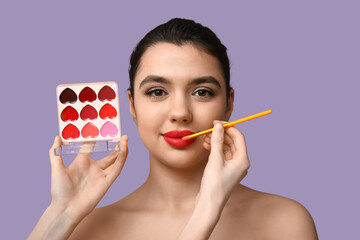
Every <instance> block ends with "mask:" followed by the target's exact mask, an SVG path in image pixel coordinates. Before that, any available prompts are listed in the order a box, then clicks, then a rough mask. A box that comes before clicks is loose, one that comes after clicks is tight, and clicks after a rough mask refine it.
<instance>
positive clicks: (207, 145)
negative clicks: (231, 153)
mask: <svg viewBox="0 0 360 240" xmlns="http://www.w3.org/2000/svg"><path fill="white" fill-rule="evenodd" d="M203 147H204V148H205V149H206V150H208V151H210V150H211V145H210V144H209V143H207V142H204V143H203Z"/></svg>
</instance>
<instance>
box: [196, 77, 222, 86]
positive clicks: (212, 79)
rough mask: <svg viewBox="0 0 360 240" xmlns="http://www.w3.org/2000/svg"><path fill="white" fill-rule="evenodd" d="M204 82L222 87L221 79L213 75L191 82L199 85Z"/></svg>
mask: <svg viewBox="0 0 360 240" xmlns="http://www.w3.org/2000/svg"><path fill="white" fill-rule="evenodd" d="M202 83H211V84H214V85H216V86H217V87H219V88H221V85H220V83H219V81H218V80H217V79H216V78H214V77H212V76H207V77H200V78H196V79H194V80H192V81H191V82H190V84H191V85H197V84H202Z"/></svg>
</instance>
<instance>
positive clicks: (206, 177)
mask: <svg viewBox="0 0 360 240" xmlns="http://www.w3.org/2000/svg"><path fill="white" fill-rule="evenodd" d="M129 75H130V89H129V91H128V99H129V108H130V113H131V115H132V117H133V120H134V122H135V123H136V125H137V127H138V129H139V134H140V137H141V139H142V141H143V143H144V144H145V146H146V147H147V149H148V150H149V160H150V172H149V176H148V178H147V180H146V181H145V183H144V184H143V185H142V186H141V187H139V188H138V189H137V190H136V191H134V192H133V193H131V194H130V195H128V196H127V197H125V198H124V199H121V200H120V201H118V202H115V203H114V204H111V205H109V206H106V207H102V208H97V209H95V207H96V205H97V204H98V202H99V201H100V200H101V198H102V197H103V196H104V194H105V193H106V191H107V190H108V189H109V187H110V186H111V184H112V183H113V182H114V180H115V179H116V178H117V176H118V175H119V174H120V172H121V169H122V167H123V165H124V163H125V160H126V157H127V139H128V137H127V136H126V135H124V136H122V138H121V142H120V145H121V151H120V153H111V154H110V155H109V156H107V157H105V158H103V159H101V160H99V161H94V160H93V159H92V157H91V154H79V155H78V156H77V157H76V158H75V160H74V161H73V162H72V164H71V165H70V166H69V167H68V168H66V167H65V166H64V164H63V162H62V159H61V157H57V156H55V155H54V148H56V147H59V146H60V145H61V140H60V138H59V137H56V138H55V141H54V144H53V146H52V148H51V149H50V160H51V195H52V202H51V204H50V206H49V207H48V208H47V209H46V211H45V212H44V214H43V215H42V217H41V218H40V220H39V222H38V223H37V225H36V226H35V228H34V230H33V231H32V233H31V234H30V235H29V237H28V239H87V240H89V239H157V240H159V239H166V240H168V239H197V240H198V239H262V240H264V239H277V240H279V239H287V240H288V239H292V240H296V239H302V240H303V239H317V234H316V230H315V225H314V222H313V220H312V218H311V216H310V214H309V213H308V212H307V210H306V209H305V208H304V207H303V206H302V205H300V204H299V203H297V202H295V201H293V200H290V199H286V198H283V197H280V196H276V195H272V194H267V193H262V192H258V191H255V190H252V189H250V188H247V187H245V186H243V185H241V184H239V182H240V181H241V180H242V179H243V178H244V177H245V175H246V173H247V171H248V169H249V167H250V162H249V159H248V156H247V151H246V144H245V138H244V136H243V134H242V133H241V132H240V131H239V130H237V129H236V128H235V127H230V128H227V129H224V128H223V127H222V125H221V123H225V122H226V121H228V120H229V118H230V115H231V113H232V110H233V102H234V90H233V89H232V88H231V87H230V83H229V82H230V70H229V60H228V56H227V53H226V47H225V46H223V45H222V43H221V42H220V40H219V39H218V38H217V36H216V35H215V34H214V33H213V32H212V31H211V30H210V29H209V28H206V27H204V26H202V25H200V24H198V23H195V22H194V21H191V20H185V19H172V20H170V21H169V22H167V23H165V24H162V25H160V26H158V27H157V28H155V29H154V30H152V31H150V32H149V33H148V34H147V35H146V36H145V37H144V38H143V39H142V40H141V41H140V42H139V44H138V45H137V47H136V48H135V50H134V52H133V54H132V56H131V60H130V69H129ZM211 127H214V131H213V133H212V134H208V135H207V136H202V137H198V138H196V139H194V140H187V141H184V140H181V137H183V136H185V135H189V134H191V133H193V132H198V131H201V130H205V129H208V128H211Z"/></svg>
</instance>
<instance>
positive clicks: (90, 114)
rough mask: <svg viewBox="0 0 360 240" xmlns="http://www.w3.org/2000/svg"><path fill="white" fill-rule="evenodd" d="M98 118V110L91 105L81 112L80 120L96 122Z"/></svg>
mask: <svg viewBox="0 0 360 240" xmlns="http://www.w3.org/2000/svg"><path fill="white" fill-rule="evenodd" d="M97 117H98V113H97V111H96V109H95V108H94V107H93V106H91V105H86V106H85V107H84V108H83V109H82V110H81V112H80V118H81V119H82V120H84V121H85V120H87V119H90V120H94V119H96V118H97Z"/></svg>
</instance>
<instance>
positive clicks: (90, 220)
mask: <svg viewBox="0 0 360 240" xmlns="http://www.w3.org/2000/svg"><path fill="white" fill-rule="evenodd" d="M124 202H126V201H123V200H120V201H118V202H116V203H114V204H111V205H108V206H104V207H100V208H96V209H94V210H93V211H92V212H91V213H90V214H89V215H88V216H87V217H85V218H84V219H83V220H82V221H81V223H80V224H79V225H78V226H77V227H76V229H75V230H74V232H73V233H72V234H71V236H70V238H69V239H70V240H73V239H76V240H80V239H86V240H91V239H113V238H116V236H118V234H119V232H120V231H122V227H123V226H124V224H123V223H124V222H126V211H124V208H123V207H122V205H123V203H124Z"/></svg>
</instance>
